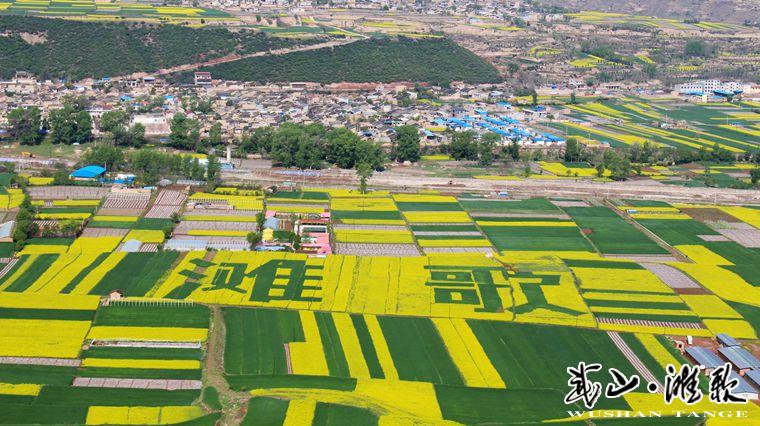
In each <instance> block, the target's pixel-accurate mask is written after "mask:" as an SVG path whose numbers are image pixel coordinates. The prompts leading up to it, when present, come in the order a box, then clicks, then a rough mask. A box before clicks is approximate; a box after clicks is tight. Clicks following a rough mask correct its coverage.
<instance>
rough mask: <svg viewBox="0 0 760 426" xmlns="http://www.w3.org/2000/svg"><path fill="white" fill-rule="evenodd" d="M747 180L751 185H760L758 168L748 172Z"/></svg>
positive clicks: (759, 169)
mask: <svg viewBox="0 0 760 426" xmlns="http://www.w3.org/2000/svg"><path fill="white" fill-rule="evenodd" d="M749 179H750V181H751V182H752V185H755V186H758V183H760V167H755V168H754V169H752V170H750V171H749Z"/></svg>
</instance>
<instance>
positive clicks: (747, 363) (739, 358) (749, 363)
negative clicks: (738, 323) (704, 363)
mask: <svg viewBox="0 0 760 426" xmlns="http://www.w3.org/2000/svg"><path fill="white" fill-rule="evenodd" d="M718 352H720V354H721V355H722V356H723V358H725V359H727V360H728V362H730V363H731V364H733V366H734V367H735V368H736V369H737V370H739V372H741V373H744V372H746V371H748V370H751V369H753V368H754V369H760V360H758V359H757V358H755V356H754V355H752V354H751V353H750V352H749V351H748V350H746V349H744V348H742V347H741V346H731V347H729V348H720V349H718Z"/></svg>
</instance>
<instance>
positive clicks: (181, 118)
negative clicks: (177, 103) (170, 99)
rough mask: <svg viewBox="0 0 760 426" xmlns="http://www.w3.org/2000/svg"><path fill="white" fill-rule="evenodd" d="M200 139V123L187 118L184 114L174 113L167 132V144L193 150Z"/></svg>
mask: <svg viewBox="0 0 760 426" xmlns="http://www.w3.org/2000/svg"><path fill="white" fill-rule="evenodd" d="M199 141H200V124H199V123H198V120H194V119H190V118H187V116H186V115H185V114H182V113H181V112H180V113H177V114H174V117H173V118H172V124H171V134H169V146H171V147H172V148H177V149H184V150H188V151H195V149H196V148H197V147H198V142H199Z"/></svg>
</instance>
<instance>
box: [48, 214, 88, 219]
mask: <svg viewBox="0 0 760 426" xmlns="http://www.w3.org/2000/svg"><path fill="white" fill-rule="evenodd" d="M90 215H91V213H37V216H36V218H37V219H40V220H66V219H74V220H77V219H78V220H83V219H87V218H88V217H90Z"/></svg>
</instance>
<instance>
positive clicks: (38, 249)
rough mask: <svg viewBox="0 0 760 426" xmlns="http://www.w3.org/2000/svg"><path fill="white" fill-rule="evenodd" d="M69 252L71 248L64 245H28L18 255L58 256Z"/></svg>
mask: <svg viewBox="0 0 760 426" xmlns="http://www.w3.org/2000/svg"><path fill="white" fill-rule="evenodd" d="M68 250H69V246H67V245H63V244H27V245H25V246H24V248H23V249H21V251H20V252H18V254H19V255H22V254H32V255H35V254H56V253H66V252H67V251H68ZM29 260H31V259H29ZM27 262H28V261H27Z"/></svg>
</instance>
